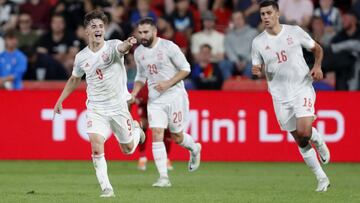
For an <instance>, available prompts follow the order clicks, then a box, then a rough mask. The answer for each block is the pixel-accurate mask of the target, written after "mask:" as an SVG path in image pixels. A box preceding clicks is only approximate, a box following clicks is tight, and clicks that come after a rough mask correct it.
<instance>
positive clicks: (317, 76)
mask: <svg viewBox="0 0 360 203" xmlns="http://www.w3.org/2000/svg"><path fill="white" fill-rule="evenodd" d="M310 75H311V77H312V78H313V80H315V81H318V80H321V79H323V77H324V75H323V72H322V70H321V66H314V67H313V68H312V69H311V71H310Z"/></svg>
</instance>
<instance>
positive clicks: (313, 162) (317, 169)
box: [299, 144, 327, 180]
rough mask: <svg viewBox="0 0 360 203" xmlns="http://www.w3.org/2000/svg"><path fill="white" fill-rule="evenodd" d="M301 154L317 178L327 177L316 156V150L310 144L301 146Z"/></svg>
mask: <svg viewBox="0 0 360 203" xmlns="http://www.w3.org/2000/svg"><path fill="white" fill-rule="evenodd" d="M299 151H300V154H301V155H302V157H303V158H304V161H305V163H306V165H307V166H308V167H309V168H310V169H311V171H312V172H313V173H314V174H315V176H316V179H317V180H319V179H321V178H326V177H327V176H326V174H325V172H324V171H323V169H322V168H321V166H320V163H319V160H318V159H317V157H316V152H315V150H314V148H312V146H311V145H310V144H308V145H307V146H306V147H304V148H300V147H299Z"/></svg>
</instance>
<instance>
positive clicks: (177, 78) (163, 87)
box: [155, 70, 190, 93]
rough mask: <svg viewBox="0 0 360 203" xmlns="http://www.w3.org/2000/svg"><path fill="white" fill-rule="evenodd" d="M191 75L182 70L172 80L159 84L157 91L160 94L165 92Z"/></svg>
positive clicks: (156, 87)
mask: <svg viewBox="0 0 360 203" xmlns="http://www.w3.org/2000/svg"><path fill="white" fill-rule="evenodd" d="M189 74H190V71H186V70H180V71H179V72H177V73H176V74H175V75H174V77H172V78H171V79H170V80H165V81H160V82H158V83H157V85H156V86H155V89H156V91H158V92H160V93H162V92H165V91H166V90H167V89H169V88H170V87H172V86H173V85H175V84H176V83H178V82H180V81H181V80H183V79H185V78H186V77H187V76H188V75H189Z"/></svg>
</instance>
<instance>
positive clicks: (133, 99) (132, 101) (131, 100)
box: [127, 94, 136, 104]
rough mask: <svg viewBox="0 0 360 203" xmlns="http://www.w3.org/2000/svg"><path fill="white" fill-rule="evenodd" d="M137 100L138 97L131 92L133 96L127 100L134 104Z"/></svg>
mask: <svg viewBox="0 0 360 203" xmlns="http://www.w3.org/2000/svg"><path fill="white" fill-rule="evenodd" d="M135 102H136V97H135V95H133V94H131V98H130V99H129V100H128V101H127V103H128V104H133V103H135Z"/></svg>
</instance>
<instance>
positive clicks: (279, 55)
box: [276, 50, 287, 63]
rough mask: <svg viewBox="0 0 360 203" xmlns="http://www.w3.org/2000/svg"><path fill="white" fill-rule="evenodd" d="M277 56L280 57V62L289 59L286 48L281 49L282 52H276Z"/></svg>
mask: <svg viewBox="0 0 360 203" xmlns="http://www.w3.org/2000/svg"><path fill="white" fill-rule="evenodd" d="M276 56H277V58H278V63H283V62H285V61H287V56H286V52H285V50H282V51H280V53H279V52H276Z"/></svg>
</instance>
